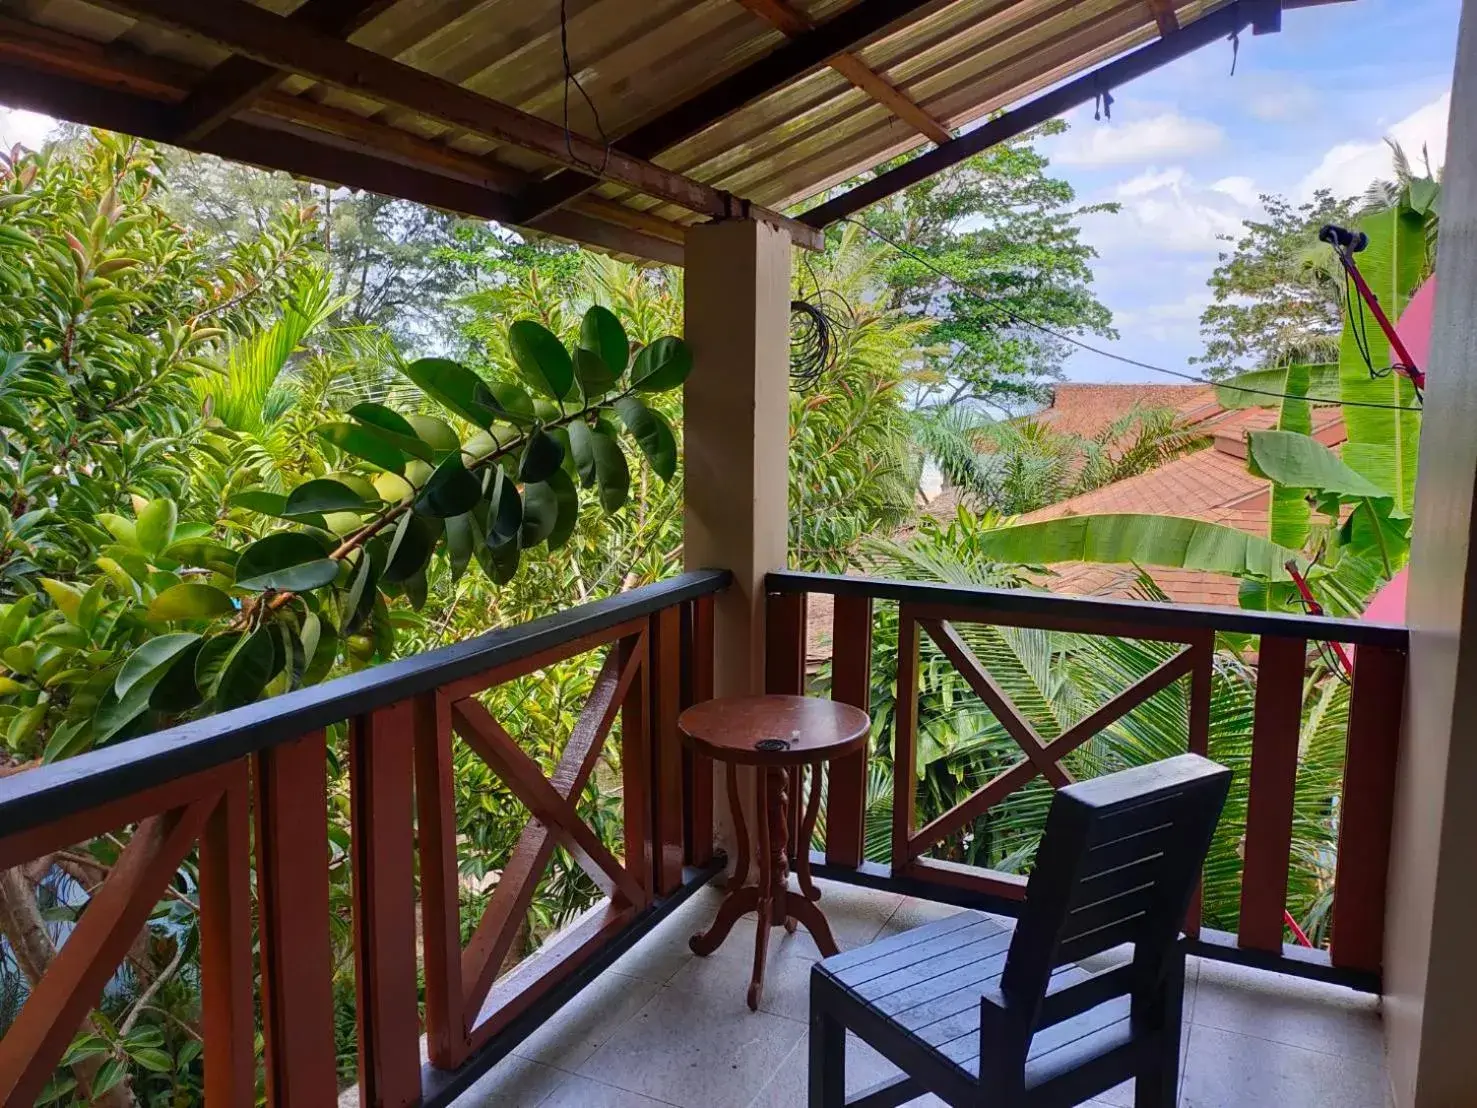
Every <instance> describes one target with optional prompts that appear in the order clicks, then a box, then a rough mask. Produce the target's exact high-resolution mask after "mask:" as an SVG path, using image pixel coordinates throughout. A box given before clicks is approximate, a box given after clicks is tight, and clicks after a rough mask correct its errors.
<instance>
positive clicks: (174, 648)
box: [113, 632, 200, 699]
mask: <svg viewBox="0 0 1477 1108" xmlns="http://www.w3.org/2000/svg"><path fill="white" fill-rule="evenodd" d="M199 641H200V636H199V635H196V634H193V633H190V632H180V633H178V634H173V635H160V636H159V637H158V638H154V639H150V640H149V641H148V642H146V643H144V644H143V646H141V647H139V648H138V649H137V650H135V651H134V652H133V653H132V654H130V655H129V656H128V660H127V661H126V662H124V663H123V667H122V668H121V669H120V670H119V671H118V676H117V677H116V678H114V680H113V692H114V693H116V694H117V695H118V697H119V698H120V699H121V698H122V697H125V696H127V695H128V693H129V691H130V690H131V689H132V688H133V687H134V686H135V685H136V684H138V683H139V682H140V681H142V680H144V679H145V678H147V677H149V676H151V675H152V674H153V673H154V671H155V670H157V669H160V668H161V667H167V666H169V665H172V664H173V663H174V661H175V658H176V657H177V656H178V655H179V654H180V653H181V652H182V651H184V650H187V649H189V648H190V647H192V646H194V645H195V644H196V643H198V642H199Z"/></svg>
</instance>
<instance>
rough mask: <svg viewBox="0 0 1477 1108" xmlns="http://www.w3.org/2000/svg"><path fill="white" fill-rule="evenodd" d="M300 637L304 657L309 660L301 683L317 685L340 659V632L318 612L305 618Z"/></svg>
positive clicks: (309, 613)
mask: <svg viewBox="0 0 1477 1108" xmlns="http://www.w3.org/2000/svg"><path fill="white" fill-rule="evenodd" d="M298 637H299V638H300V639H301V640H302V644H303V655H304V657H305V658H306V659H307V661H306V662H305V664H304V666H303V675H302V681H301V683H302V684H304V685H316V684H317V683H318V682H319V681H322V680H323V679H324V678H325V677H327V676H328V675H329V673H330V672H332V670H333V664H334V662H335V661H337V659H338V631H337V629H336V628H335V627H334V626H333V624H332V623H330V622H329V621H328V620H326V619H323V618H322V617H321V616H319V615H318V614H317V613H316V612H308V613H307V615H305V616H304V617H303V626H302V630H301V631H300V632H299V635H298Z"/></svg>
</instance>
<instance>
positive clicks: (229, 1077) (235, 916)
mask: <svg viewBox="0 0 1477 1108" xmlns="http://www.w3.org/2000/svg"><path fill="white" fill-rule="evenodd" d="M250 792H251V783H250V776H249V774H248V773H247V763H246V762H245V761H242V762H240V763H239V768H238V770H237V772H236V773H235V775H234V779H233V780H232V782H231V783H230V784H229V785H227V786H226V790H225V792H224V793H223V794H222V795H221V798H220V801H219V802H218V803H217V804H216V806H215V810H214V811H213V812H212V813H211V814H210V819H209V820H208V822H207V823H206V825H205V830H204V831H203V832H202V833H201V836H200V993H201V1004H200V1019H201V1030H202V1031H203V1032H204V1039H205V1102H206V1103H207V1104H232V1105H235V1104H241V1105H249V1104H252V1103H254V1101H255V1097H256V1058H255V1036H256V1031H255V1026H254V1023H253V1019H254V1016H253V1004H254V1001H253V998H252V969H253V965H252V957H251V795H250Z"/></svg>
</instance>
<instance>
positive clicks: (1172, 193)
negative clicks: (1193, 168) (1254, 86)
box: [1083, 166, 1259, 254]
mask: <svg viewBox="0 0 1477 1108" xmlns="http://www.w3.org/2000/svg"><path fill="white" fill-rule="evenodd" d="M1105 199H1110V200H1115V201H1117V202H1118V203H1119V204H1120V205H1121V206H1122V210H1121V211H1119V212H1118V214H1116V215H1096V216H1089V217H1086V218H1084V220H1083V230H1084V234H1085V237H1086V238H1087V240H1088V241H1089V242H1091V243H1092V244H1093V245H1094V246H1096V247H1097V248H1098V249H1099V250H1100V251H1102V252H1104V253H1106V252H1107V251H1109V250H1113V251H1114V252H1115V253H1118V254H1122V253H1124V252H1128V251H1132V252H1134V253H1137V254H1141V253H1142V252H1143V251H1153V250H1163V251H1170V252H1173V253H1201V254H1210V253H1214V252H1216V251H1217V250H1219V249H1220V248H1221V246H1222V243H1221V241H1220V237H1219V236H1221V235H1236V234H1239V233H1240V231H1241V223H1242V221H1243V220H1244V219H1246V218H1247V217H1248V216H1250V215H1253V214H1255V213H1256V212H1257V211H1258V209H1259V204H1258V201H1257V188H1256V185H1255V183H1254V182H1253V181H1252V180H1251V179H1250V178H1247V177H1224V178H1222V179H1220V180H1218V181H1214V182H1212V183H1210V184H1202V183H1200V182H1199V181H1197V180H1196V179H1195V178H1194V176H1193V175H1192V174H1191V173H1190V172H1189V171H1188V170H1186V169H1185V168H1184V167H1183V166H1171V167H1170V168H1168V169H1162V170H1161V169H1151V170H1148V171H1146V172H1144V173H1140V174H1139V175H1138V176H1136V177H1132V178H1130V179H1129V180H1127V181H1123V182H1120V183H1119V184H1118V185H1116V186H1114V188H1113V189H1112V191H1111V194H1110V195H1109V196H1108V197H1105Z"/></svg>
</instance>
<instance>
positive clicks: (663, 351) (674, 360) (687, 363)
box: [631, 335, 692, 392]
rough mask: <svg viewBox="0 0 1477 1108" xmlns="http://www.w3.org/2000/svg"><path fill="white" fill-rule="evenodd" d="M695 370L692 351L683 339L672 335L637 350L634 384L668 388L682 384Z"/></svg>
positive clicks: (648, 389)
mask: <svg viewBox="0 0 1477 1108" xmlns="http://www.w3.org/2000/svg"><path fill="white" fill-rule="evenodd" d="M691 372H692V351H691V350H689V349H688V346H687V344H686V343H685V342H683V341H682V340H681V339H679V338H674V337H673V336H671V335H668V336H667V337H665V338H660V339H657V340H656V341H655V342H653V343H651V344H650V345H648V346H644V347H642V348H641V349H640V350H639V351H637V353H636V361H635V364H634V365H632V366H631V384H632V385H633V386H635V387H636V389H638V390H639V391H641V392H666V391H668V390H669V389H675V388H677V387H678V386H679V385H681V384H682V382H684V381H686V380H687V375H688V374H689V373H691Z"/></svg>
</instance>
